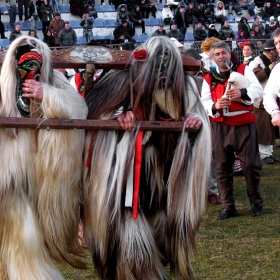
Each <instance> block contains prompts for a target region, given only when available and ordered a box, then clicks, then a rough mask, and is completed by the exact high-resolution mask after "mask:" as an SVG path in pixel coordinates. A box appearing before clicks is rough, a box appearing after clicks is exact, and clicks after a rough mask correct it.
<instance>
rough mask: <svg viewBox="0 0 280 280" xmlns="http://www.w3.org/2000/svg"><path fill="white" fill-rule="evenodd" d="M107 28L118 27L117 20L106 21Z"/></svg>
mask: <svg viewBox="0 0 280 280" xmlns="http://www.w3.org/2000/svg"><path fill="white" fill-rule="evenodd" d="M104 25H105V27H113V28H115V27H117V21H116V20H115V19H106V20H105V23H104Z"/></svg>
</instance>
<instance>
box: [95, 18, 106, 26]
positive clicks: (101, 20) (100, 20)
mask: <svg viewBox="0 0 280 280" xmlns="http://www.w3.org/2000/svg"><path fill="white" fill-rule="evenodd" d="M93 26H94V27H98V28H101V27H106V25H105V23H104V20H103V19H96V20H95V21H94V24H93Z"/></svg>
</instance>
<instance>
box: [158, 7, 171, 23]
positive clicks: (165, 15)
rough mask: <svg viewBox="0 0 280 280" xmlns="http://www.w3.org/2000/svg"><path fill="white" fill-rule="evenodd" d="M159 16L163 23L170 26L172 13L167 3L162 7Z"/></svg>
mask: <svg viewBox="0 0 280 280" xmlns="http://www.w3.org/2000/svg"><path fill="white" fill-rule="evenodd" d="M161 18H162V20H163V22H164V24H169V25H170V26H171V25H172V23H173V14H172V12H171V10H170V8H169V6H168V5H167V4H165V5H164V8H163V10H162V12H161Z"/></svg>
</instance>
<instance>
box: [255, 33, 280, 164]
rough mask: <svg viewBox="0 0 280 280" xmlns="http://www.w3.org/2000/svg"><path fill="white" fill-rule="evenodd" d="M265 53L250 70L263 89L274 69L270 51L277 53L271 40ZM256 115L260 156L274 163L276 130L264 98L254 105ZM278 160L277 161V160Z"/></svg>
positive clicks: (265, 160) (266, 46)
mask: <svg viewBox="0 0 280 280" xmlns="http://www.w3.org/2000/svg"><path fill="white" fill-rule="evenodd" d="M263 50H264V52H263V53H262V54H261V55H259V56H257V57H256V58H255V59H254V61H253V62H251V64H250V68H251V69H252V70H253V71H254V73H255V75H256V77H257V78H258V80H259V82H260V83H261V85H262V87H263V89H264V88H265V85H266V82H267V81H268V79H269V76H270V73H271V71H272V69H273V67H274V65H273V62H274V61H275V59H276V55H274V56H273V58H272V57H268V56H269V55H270V54H269V52H270V51H273V50H274V51H275V52H276V47H275V45H274V40H273V39H270V40H268V41H266V42H265V44H264V45H263ZM253 109H254V114H255V116H256V117H257V121H256V127H257V131H258V143H259V151H260V156H261V159H262V161H263V163H274V160H273V158H274V159H276V158H275V157H273V145H274V144H275V130H274V126H273V125H272V123H271V116H270V114H269V113H268V112H267V111H266V110H265V108H264V105H263V96H261V98H259V99H258V100H257V101H256V102H255V103H254V108H253ZM276 160H277V159H276Z"/></svg>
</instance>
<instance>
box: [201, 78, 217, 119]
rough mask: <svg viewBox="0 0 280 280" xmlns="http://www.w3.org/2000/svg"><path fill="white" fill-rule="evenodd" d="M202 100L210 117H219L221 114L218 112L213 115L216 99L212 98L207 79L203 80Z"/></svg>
mask: <svg viewBox="0 0 280 280" xmlns="http://www.w3.org/2000/svg"><path fill="white" fill-rule="evenodd" d="M201 102H202V104H203V107H204V109H205V111H206V114H207V115H208V116H210V117H213V118H216V117H219V116H220V114H219V113H218V111H217V113H216V114H215V115H213V111H212V108H213V104H214V101H213V99H212V95H211V91H210V86H209V84H208V83H207V82H206V80H204V81H203V83H202V89H201Z"/></svg>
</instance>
